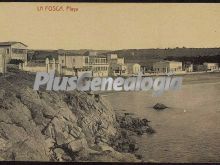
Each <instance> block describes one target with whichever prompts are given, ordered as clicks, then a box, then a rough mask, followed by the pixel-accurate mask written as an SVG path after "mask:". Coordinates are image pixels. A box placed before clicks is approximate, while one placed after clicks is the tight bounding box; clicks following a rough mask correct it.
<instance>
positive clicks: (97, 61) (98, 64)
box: [58, 52, 109, 77]
mask: <svg viewBox="0 0 220 165" xmlns="http://www.w3.org/2000/svg"><path fill="white" fill-rule="evenodd" d="M58 60H59V63H60V64H61V68H62V69H61V71H62V74H64V75H67V72H68V75H69V74H70V73H71V71H74V72H75V75H79V74H81V73H83V72H88V71H91V72H92V75H93V76H94V77H97V76H100V77H107V76H108V68H109V65H108V63H107V57H106V56H103V55H97V53H96V52H91V53H90V52H86V53H85V54H83V55H77V54H71V53H70V54H65V53H63V54H60V55H59V56H58Z"/></svg>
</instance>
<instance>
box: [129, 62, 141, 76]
mask: <svg viewBox="0 0 220 165" xmlns="http://www.w3.org/2000/svg"><path fill="white" fill-rule="evenodd" d="M140 72H141V65H140V64H138V63H127V73H128V74H132V75H138V74H139V73H140Z"/></svg>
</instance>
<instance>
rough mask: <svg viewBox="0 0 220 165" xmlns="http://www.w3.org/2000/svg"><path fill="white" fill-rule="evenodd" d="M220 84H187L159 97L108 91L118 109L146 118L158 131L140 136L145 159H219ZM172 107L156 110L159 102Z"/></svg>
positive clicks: (176, 160) (108, 96) (140, 150)
mask: <svg viewBox="0 0 220 165" xmlns="http://www.w3.org/2000/svg"><path fill="white" fill-rule="evenodd" d="M219 94H220V83H211V84H210V83H201V84H186V85H184V86H183V87H182V89H181V90H179V91H175V92H174V91H168V92H165V93H164V94H163V95H162V96H160V97H153V96H152V93H151V92H143V91H142V92H122V93H109V94H108V95H107V99H108V100H109V101H110V102H111V103H112V106H113V108H114V109H115V110H117V111H121V110H126V111H127V112H133V113H134V114H135V115H137V116H139V117H142V118H145V117H146V118H147V119H148V120H150V121H151V125H152V127H153V128H154V129H155V130H156V132H157V133H155V134H153V135H144V136H142V137H138V138H137V140H138V143H139V144H141V145H139V146H140V149H139V152H140V153H141V154H142V155H143V156H144V160H145V161H159V162H207V161H208V162H220V97H219ZM158 102H159V103H163V104H165V105H166V106H168V107H169V109H166V110H164V111H155V110H154V109H152V107H153V106H154V105H155V104H156V103H158Z"/></svg>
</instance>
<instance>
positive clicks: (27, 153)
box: [0, 70, 139, 162]
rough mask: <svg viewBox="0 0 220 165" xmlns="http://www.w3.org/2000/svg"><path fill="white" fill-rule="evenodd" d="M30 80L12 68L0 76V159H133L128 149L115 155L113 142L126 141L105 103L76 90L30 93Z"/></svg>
mask: <svg viewBox="0 0 220 165" xmlns="http://www.w3.org/2000/svg"><path fill="white" fill-rule="evenodd" d="M34 78H35V75H32V74H29V73H25V72H20V71H18V70H10V73H8V74H7V76H6V77H2V76H1V77H0V83H1V86H0V111H1V115H0V160H16V161H21V160H22V161H130V162H133V161H139V160H138V159H137V158H136V157H135V156H134V155H133V154H131V153H128V150H127V152H126V153H125V152H118V151H119V150H120V149H117V146H118V145H119V144H123V145H128V144H129V148H130V145H131V144H132V143H130V142H129V139H128V137H126V138H124V137H123V136H122V138H120V137H121V135H122V134H121V131H120V128H119V124H118V122H117V121H116V116H115V112H114V111H113V109H112V108H111V106H110V105H109V104H108V102H107V101H106V100H105V99H103V98H102V97H101V96H100V97H99V100H97V99H96V95H94V94H87V93H85V92H80V91H72V92H54V91H45V90H43V89H41V90H40V91H33V89H32V88H33V83H34ZM117 139H118V142H120V143H117ZM120 139H121V140H120ZM124 140H126V141H125V142H123V141H124ZM128 142H129V143H128ZM132 146H134V145H132ZM129 148H127V147H126V148H125V149H129ZM125 149H123V148H122V151H125ZM117 150H118V151H117Z"/></svg>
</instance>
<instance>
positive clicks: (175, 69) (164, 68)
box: [153, 61, 183, 73]
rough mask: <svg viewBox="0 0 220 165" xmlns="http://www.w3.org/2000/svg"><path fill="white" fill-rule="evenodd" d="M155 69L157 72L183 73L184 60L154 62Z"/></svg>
mask: <svg viewBox="0 0 220 165" xmlns="http://www.w3.org/2000/svg"><path fill="white" fill-rule="evenodd" d="M153 70H154V71H155V72H156V73H169V72H172V73H183V70H182V62H177V61H159V62H155V63H154V64H153Z"/></svg>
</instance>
